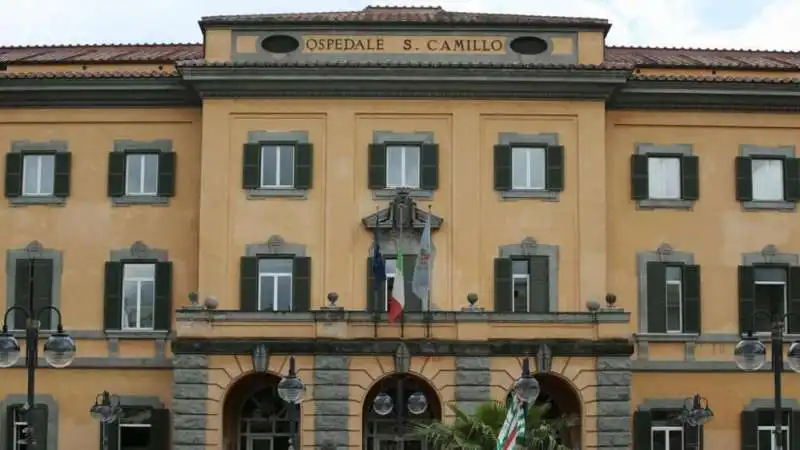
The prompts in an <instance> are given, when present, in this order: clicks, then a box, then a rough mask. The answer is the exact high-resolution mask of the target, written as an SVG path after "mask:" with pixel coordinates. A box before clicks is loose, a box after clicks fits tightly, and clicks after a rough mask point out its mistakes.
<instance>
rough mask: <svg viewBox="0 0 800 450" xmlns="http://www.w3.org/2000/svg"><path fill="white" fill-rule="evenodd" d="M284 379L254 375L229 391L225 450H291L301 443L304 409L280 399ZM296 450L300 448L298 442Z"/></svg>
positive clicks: (225, 410)
mask: <svg viewBox="0 0 800 450" xmlns="http://www.w3.org/2000/svg"><path fill="white" fill-rule="evenodd" d="M280 381H281V379H280V377H278V376H275V375H272V374H268V373H252V374H249V375H246V376H245V377H243V378H241V379H240V380H238V381H237V382H236V383H234V385H233V386H231V387H230V388H229V389H228V393H227V394H226V396H225V402H224V404H223V407H222V418H223V419H222V420H223V430H222V441H223V448H224V450H288V449H289V443H290V441H291V440H292V437H293V436H297V439H299V434H300V433H299V430H300V426H299V421H300V406H299V405H291V404H288V403H286V402H284V401H283V400H282V399H281V397H280V396H279V395H278V383H279V382H280ZM293 447H294V448H295V449H299V448H300V443H299V442H294V443H293Z"/></svg>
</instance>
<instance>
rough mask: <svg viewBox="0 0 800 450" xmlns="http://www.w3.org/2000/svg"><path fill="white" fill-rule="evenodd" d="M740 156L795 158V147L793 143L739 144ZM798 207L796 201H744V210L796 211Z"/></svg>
mask: <svg viewBox="0 0 800 450" xmlns="http://www.w3.org/2000/svg"><path fill="white" fill-rule="evenodd" d="M739 156H744V157H749V156H756V157H759V156H760V157H765V156H766V157H776V158H794V157H795V148H794V146H793V145H781V146H775V147H763V146H758V145H751V144H742V145H740V146H739ZM796 208H797V204H796V203H795V202H787V201H777V202H774V201H757V200H753V201H748V202H742V210H744V211H764V210H778V211H794V210H795V209H796Z"/></svg>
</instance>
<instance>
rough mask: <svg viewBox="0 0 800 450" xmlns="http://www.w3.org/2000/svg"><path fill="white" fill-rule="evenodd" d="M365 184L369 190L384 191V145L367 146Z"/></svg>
mask: <svg viewBox="0 0 800 450" xmlns="http://www.w3.org/2000/svg"><path fill="white" fill-rule="evenodd" d="M367 153H368V155H367V178H368V180H367V184H368V187H369V188H370V189H386V144H369V148H368V149H367Z"/></svg>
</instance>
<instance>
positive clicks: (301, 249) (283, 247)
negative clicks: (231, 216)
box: [245, 234, 306, 257]
mask: <svg viewBox="0 0 800 450" xmlns="http://www.w3.org/2000/svg"><path fill="white" fill-rule="evenodd" d="M262 255H292V256H298V257H305V256H306V246H305V245H303V244H294V243H291V242H287V241H286V240H285V239H284V238H283V237H281V236H280V235H277V234H273V235H272V236H270V237H269V239H267V240H266V241H264V242H256V243H253V244H247V245H246V246H245V256H262Z"/></svg>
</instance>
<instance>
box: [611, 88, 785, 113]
mask: <svg viewBox="0 0 800 450" xmlns="http://www.w3.org/2000/svg"><path fill="white" fill-rule="evenodd" d="M608 109H656V110H659V109H660V110H665V109H666V110H712V111H713V110H716V111H720V110H728V111H731V110H733V111H781V112H797V111H800V85H798V84H797V83H767V82H760V83H757V82H732V81H716V82H711V81H689V80H684V81H677V80H670V81H661V80H631V81H628V82H627V83H626V84H625V85H624V86H623V87H621V88H620V89H619V90H618V91H617V92H616V93H614V95H612V96H611V98H610V99H609V101H608Z"/></svg>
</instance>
